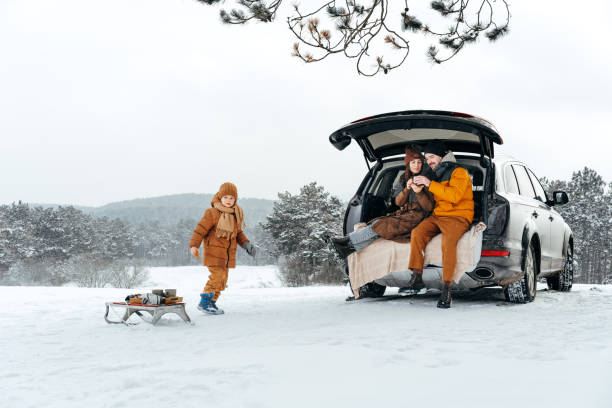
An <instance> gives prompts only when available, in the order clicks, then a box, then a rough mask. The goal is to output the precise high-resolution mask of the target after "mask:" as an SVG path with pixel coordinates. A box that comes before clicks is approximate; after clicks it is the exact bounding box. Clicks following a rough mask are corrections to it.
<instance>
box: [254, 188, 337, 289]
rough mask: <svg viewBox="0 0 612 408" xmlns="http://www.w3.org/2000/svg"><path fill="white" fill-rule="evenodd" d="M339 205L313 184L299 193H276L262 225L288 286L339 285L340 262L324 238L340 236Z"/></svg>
mask: <svg viewBox="0 0 612 408" xmlns="http://www.w3.org/2000/svg"><path fill="white" fill-rule="evenodd" d="M342 215H343V206H342V202H341V201H340V200H339V199H338V198H336V197H334V196H330V194H329V193H328V192H326V191H325V189H324V188H323V186H319V185H317V183H316V182H313V183H310V184H308V185H305V186H303V187H302V188H301V189H300V193H299V194H297V195H292V194H291V193H289V192H284V193H279V194H278V201H277V202H276V203H275V204H274V207H273V209H272V214H270V215H269V216H268V217H267V221H266V223H265V224H263V225H262V226H263V228H264V230H266V231H267V232H268V233H269V234H270V236H271V240H272V244H273V245H272V247H271V251H272V252H273V253H274V254H275V255H277V256H280V257H282V258H281V261H280V272H281V278H282V279H283V280H284V283H285V284H286V285H288V286H303V285H310V284H316V283H340V282H342V281H343V279H344V275H343V272H342V269H343V262H342V261H341V260H340V258H338V256H337V255H336V253H335V252H334V251H333V250H332V249H331V248H330V247H329V246H328V245H327V243H326V241H325V237H326V236H333V235H341V234H342V219H343V218H342Z"/></svg>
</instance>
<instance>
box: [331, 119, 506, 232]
mask: <svg viewBox="0 0 612 408" xmlns="http://www.w3.org/2000/svg"><path fill="white" fill-rule="evenodd" d="M329 140H330V142H331V143H332V144H333V145H334V146H335V147H336V148H337V149H338V150H343V149H344V148H346V147H347V146H348V145H349V144H350V143H351V141H352V140H355V142H356V143H357V144H358V146H359V147H360V148H361V150H362V151H363V154H364V157H365V158H366V161H367V163H368V168H369V169H371V165H370V163H373V162H375V165H374V168H373V169H371V171H370V173H369V174H370V176H369V177H366V180H364V182H365V183H362V186H361V187H360V190H359V191H358V192H357V195H356V196H355V197H353V199H352V200H351V204H349V208H348V209H347V217H346V218H345V225H344V228H345V232H350V231H352V228H353V226H354V225H355V223H356V222H359V221H362V222H367V221H369V220H370V219H372V218H375V217H376V216H380V215H384V214H385V213H386V212H387V211H389V210H391V209H392V204H391V203H390V202H389V201H390V200H389V197H387V194H388V191H387V190H389V189H388V188H384V189H381V188H380V181H381V179H384V180H385V181H384V182H383V185H388V184H389V183H390V182H391V181H392V180H391V179H389V180H386V178H385V174H386V173H387V172H388V170H387V169H388V167H390V166H391V167H393V164H392V163H394V162H395V163H397V164H399V165H402V163H401V162H400V161H399V160H401V157H400V156H403V155H404V152H405V148H406V146H407V145H409V144H418V145H420V146H424V145H425V144H427V143H428V142H429V141H432V140H439V141H442V142H444V144H445V145H446V147H447V148H448V149H449V150H451V151H453V153H455V155H456V156H461V157H462V160H459V161H460V162H461V163H463V164H464V166H465V167H466V168H467V169H468V172H469V173H470V176H472V179H473V181H476V180H475V178H474V177H475V176H479V175H481V178H480V179H479V180H478V182H477V183H474V187H475V190H474V202H475V207H476V211H475V213H476V217H475V218H474V222H477V221H484V222H485V223H486V213H487V192H491V191H492V188H491V186H492V183H493V176H492V175H493V173H494V172H492V171H490V169H491V167H492V164H491V163H492V161H491V159H492V158H493V155H494V144H502V143H503V142H502V139H501V137H500V136H499V134H498V133H497V130H496V129H495V127H494V126H493V125H491V124H490V123H488V122H487V121H485V120H483V119H479V118H476V117H473V116H470V115H466V114H459V113H453V112H445V111H404V112H396V113H390V114H384V115H378V116H374V117H369V118H365V119H361V120H358V121H355V122H352V123H350V124H348V125H346V126H344V127H342V128H341V129H339V130H337V131H335V132H334V133H332V134H331V135H330V137H329ZM479 168H480V170H483V171H482V172H480V171H479ZM389 177H391V178H394V177H395V176H391V175H389ZM368 178H369V181H368ZM387 178H388V177H387ZM385 203H387V205H385ZM389 204H391V206H389ZM351 207H352V208H351ZM355 211H358V212H359V214H355V213H354V212H355ZM349 213H351V214H349ZM347 221H348V222H347ZM348 224H351V225H348Z"/></svg>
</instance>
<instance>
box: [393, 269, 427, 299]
mask: <svg viewBox="0 0 612 408" xmlns="http://www.w3.org/2000/svg"><path fill="white" fill-rule="evenodd" d="M424 292H425V282H423V272H422V271H421V272H420V273H418V272H414V271H413V272H412V276H411V277H410V280H409V281H408V286H405V287H403V288H399V290H398V291H397V293H398V294H399V295H417V294H421V293H424Z"/></svg>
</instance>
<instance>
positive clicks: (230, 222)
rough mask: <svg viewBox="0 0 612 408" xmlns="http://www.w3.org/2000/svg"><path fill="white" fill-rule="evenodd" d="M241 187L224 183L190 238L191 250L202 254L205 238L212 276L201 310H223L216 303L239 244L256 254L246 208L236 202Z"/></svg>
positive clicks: (194, 253)
mask: <svg viewBox="0 0 612 408" xmlns="http://www.w3.org/2000/svg"><path fill="white" fill-rule="evenodd" d="M237 200H238V189H237V188H236V186H235V185H234V184H232V183H223V184H222V185H221V187H220V188H219V192H217V194H215V196H214V197H213V199H212V201H211V202H210V208H208V209H207V210H206V211H205V212H204V216H203V217H202V219H201V220H200V222H199V223H198V225H197V226H196V228H195V230H194V231H193V235H192V236H191V241H190V242H189V247H190V248H191V254H192V255H193V256H195V257H197V256H198V248H199V247H200V244H202V242H204V257H203V258H204V259H203V263H204V266H206V267H208V270H209V271H210V276H209V278H208V282H207V283H206V286H205V287H204V291H203V293H202V294H201V295H200V298H201V299H200V304H199V305H198V310H200V311H202V312H204V313H206V314H222V313H223V310H222V309H219V308H218V307H217V305H216V301H217V299H219V295H220V294H221V291H222V290H224V289H225V285H226V284H227V275H228V271H229V268H235V267H236V247H237V245H240V246H241V247H242V248H244V249H245V250H246V251H247V253H248V254H249V255H251V256H253V257H254V256H255V252H256V250H255V247H254V246H253V245H252V244H251V243H250V242H249V240H248V239H247V237H246V235H244V232H243V231H242V228H243V227H244V226H245V224H244V212H243V210H242V207H240V206H239V205H238V204H236V201H237Z"/></svg>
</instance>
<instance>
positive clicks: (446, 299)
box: [438, 282, 451, 309]
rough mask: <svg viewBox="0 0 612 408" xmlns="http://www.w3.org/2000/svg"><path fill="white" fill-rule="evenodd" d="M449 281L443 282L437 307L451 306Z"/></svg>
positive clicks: (445, 307) (446, 307)
mask: <svg viewBox="0 0 612 408" xmlns="http://www.w3.org/2000/svg"><path fill="white" fill-rule="evenodd" d="M450 286H451V283H450V282H444V287H443V288H442V293H440V299H438V307H439V308H440V309H449V308H450V307H451V290H450Z"/></svg>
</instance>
